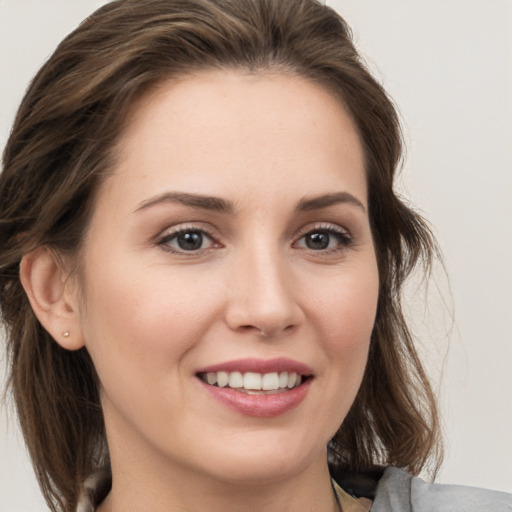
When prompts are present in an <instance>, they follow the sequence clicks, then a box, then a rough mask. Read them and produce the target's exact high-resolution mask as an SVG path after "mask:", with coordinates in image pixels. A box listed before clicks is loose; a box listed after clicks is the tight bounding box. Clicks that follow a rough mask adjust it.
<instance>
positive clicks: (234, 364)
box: [197, 357, 313, 375]
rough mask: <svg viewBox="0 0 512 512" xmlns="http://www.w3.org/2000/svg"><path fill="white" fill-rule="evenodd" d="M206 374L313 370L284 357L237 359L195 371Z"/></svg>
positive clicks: (301, 372)
mask: <svg viewBox="0 0 512 512" xmlns="http://www.w3.org/2000/svg"><path fill="white" fill-rule="evenodd" d="M207 372H242V373H245V372H257V373H271V372H295V373H300V374H301V375H312V374H313V370H312V369H311V368H310V367H309V366H308V365H306V364H304V363H299V362H298V361H294V360H293V359H288V358H286V357H280V358H277V359H254V358H250V359H237V360H235V361H226V362H225V363H219V364H214V365H212V366H207V367H205V368H200V369H199V370H197V373H207Z"/></svg>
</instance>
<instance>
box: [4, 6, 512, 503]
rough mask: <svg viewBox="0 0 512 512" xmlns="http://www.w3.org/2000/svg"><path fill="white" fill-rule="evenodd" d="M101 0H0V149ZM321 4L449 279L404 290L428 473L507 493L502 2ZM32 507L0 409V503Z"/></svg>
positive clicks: (511, 17) (506, 104)
mask: <svg viewBox="0 0 512 512" xmlns="http://www.w3.org/2000/svg"><path fill="white" fill-rule="evenodd" d="M103 3H104V2H103V1H101V0H72V1H70V0H0V148H3V146H4V144H5V141H6V139H7V136H8V132H9V128H10V124H11V122H12V119H13V117H14V114H15V110H16V106H17V104H18V103H19V101H20V100H21V97H22V94H23V91H24V90H25V88H26V86H27V84H28V82H29V80H30V79H31V77H32V76H33V75H34V73H35V72H36V70H37V69H38V67H39V66H40V65H41V64H42V63H43V62H44V60H45V59H46V58H47V57H48V56H49V55H50V53H51V52H52V50H53V49H54V48H55V46H56V44H57V43H58V42H59V41H60V40H61V39H62V38H63V37H64V36H65V35H66V34H67V33H68V32H69V31H70V30H71V29H73V28H74V27H75V26H76V25H77V24H78V23H79V21H81V20H82V19H83V18H84V17H85V16H87V15H88V14H90V13H91V12H92V11H93V10H95V9H96V8H97V7H99V6H100V5H101V4H103ZM327 3H328V5H331V6H333V7H335V8H336V9H338V10H339V12H340V13H341V14H342V15H343V16H344V17H345V19H346V20H347V21H348V22H349V24H350V25H351V26H352V29H353V31H354V35H355V40H356V43H357V45H358V47H359V49H360V50H361V51H362V52H363V54H364V55H365V57H366V59H367V61H368V64H369V66H370V68H371V69H372V70H373V71H374V73H375V74H376V76H377V77H378V79H379V80H380V81H381V82H382V83H383V84H384V86H385V88H386V89H387V90H388V92H389V93H390V95H391V96H392V97H393V99H394V100H395V102H396V104H397V106H398V108H399V110H400V112H401V116H402V120H403V124H404V130H405V139H406V143H407V146H408V149H407V159H406V162H405V165H404V172H403V177H402V179H401V182H400V188H401V190H403V192H404V194H405V195H406V197H408V198H409V199H410V200H411V202H412V203H413V204H414V205H415V206H416V207H417V208H418V209H419V210H420V211H421V212H423V213H424V214H425V216H426V217H427V218H428V219H429V220H430V221H431V223H432V225H433V226H434V231H435V233H436V234H437V236H438V239H439V242H440V245H441V248H442V250H443V253H444V257H445V263H446V267H447V273H448V276H449V285H448V283H447V280H446V277H445V276H444V274H443V272H442V271H439V272H438V275H437V279H436V280H435V282H434V284H433V286H431V289H430V291H431V293H429V297H430V298H431V304H430V306H428V309H425V304H424V297H425V295H424V294H422V293H417V292H416V291H415V290H414V289H413V290H412V292H411V293H410V294H409V296H408V299H407V303H408V305H409V306H410V312H411V313H410V314H411V315H412V316H413V318H414V322H415V323H414V326H415V327H414V330H415V332H416V333H417V334H418V337H419V342H418V344H419V349H420V351H421V352H422V353H423V354H424V357H425V359H426V361H427V365H428V370H429V373H430V374H431V376H432V378H433V381H434V387H435V389H436V390H437V392H438V393H439V396H440V401H441V405H442V410H443V423H444V428H445V434H446V446H447V453H446V459H445V464H444V466H443V469H442V471H441V472H440V474H439V477H438V481H440V482H450V483H460V484H467V485H477V486H484V487H490V488H494V489H500V490H504V491H509V492H510V491H512V464H511V463H510V461H511V460H512V372H511V371H510V368H511V366H512V334H511V333H512V266H511V262H512V197H511V196H512V2H511V1H510V0H414V1H412V0H331V1H328V2H327ZM438 270H439V269H438ZM448 288H451V291H450V292H449V291H448ZM452 318H453V320H452ZM0 357H1V356H0ZM2 375H3V361H0V376H2ZM45 510H46V509H45V506H44V503H43V501H42V499H41V498H40V497H39V492H38V489H37V486H36V484H35V481H34V477H33V476H32V470H31V468H30V465H29V463H28V461H27V459H26V455H25V450H24V447H23V444H22V441H21V435H20V433H19V431H18V430H17V427H16V422H15V420H14V418H13V415H12V414H11V417H10V419H9V420H8V419H7V411H6V408H5V407H1V410H0V512H36V511H45Z"/></svg>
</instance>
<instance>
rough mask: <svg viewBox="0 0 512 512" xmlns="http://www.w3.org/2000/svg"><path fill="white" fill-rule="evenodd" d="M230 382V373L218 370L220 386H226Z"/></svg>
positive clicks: (218, 383)
mask: <svg viewBox="0 0 512 512" xmlns="http://www.w3.org/2000/svg"><path fill="white" fill-rule="evenodd" d="M228 382H229V374H228V373H226V372H217V385H218V386H219V388H225V387H226V386H227V385H228Z"/></svg>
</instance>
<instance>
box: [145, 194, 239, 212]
mask: <svg viewBox="0 0 512 512" xmlns="http://www.w3.org/2000/svg"><path fill="white" fill-rule="evenodd" d="M162 203H177V204H182V205H184V206H190V207H192V208H196V209H199V210H209V211H214V212H219V213H226V214H232V213H233V212H234V206H233V203H232V202H231V201H227V200H226V199H222V198H220V197H214V196H204V195H201V194H187V193H184V192H164V193H163V194H159V195H157V196H154V197H150V198H149V199H146V200H145V201H142V203H140V204H139V206H138V207H137V209H136V210H135V212H139V211H141V210H146V209H147V208H151V207H153V206H156V205H159V204H162Z"/></svg>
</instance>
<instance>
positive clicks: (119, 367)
mask: <svg viewBox="0 0 512 512" xmlns="http://www.w3.org/2000/svg"><path fill="white" fill-rule="evenodd" d="M118 149H119V152H118V156H119V159H118V163H117V165H116V168H115V169H114V173H113V175H112V176H110V177H109V178H108V179H107V180H106V182H105V183H104V184H103V185H102V186H101V188H100V190H99V194H98V197H97V202H96V206H95V210H94V213H93V216H92V221H91V225H90V229H89V231H88V236H87V239H86V241H85V245H84V249H83V251H84V254H83V261H84V262H85V264H84V265H85V266H84V269H83V285H82V286H83V289H82V293H83V295H84V297H85V307H84V308H83V310H81V312H80V322H81V328H82V331H83V336H84V339H85V344H86V346H87V349H88V351H89V352H90V354H91V357H92V359H93V361H94V364H95V366H96V369H97V372H98V375H99V379H100V382H101V396H102V404H103V409H104V415H105V421H106V427H107V434H108V439H109V444H110V450H111V454H112V462H113V465H114V468H115V467H116V465H117V466H119V467H123V465H124V467H127V465H128V464H132V465H138V467H141V468H144V471H152V469H150V468H158V469H159V470H162V469H165V470H166V471H173V470H176V471H180V474H183V471H189V472H192V474H196V473H197V474H199V473H200V474H203V475H209V476H210V477H212V478H216V479H220V480H223V481H225V482H226V481H229V482H240V481H246V480H251V481H257V480H262V479H263V480H266V479H267V480H268V479H279V478H282V477H286V476H289V475H291V474H297V473H300V472H304V471H308V470H309V469H311V468H313V467H316V466H317V465H325V449H326V444H327V443H328V441H329V439H330V438H331V436H332V435H333V434H334V433H335V432H336V430H337V429H338V427H339V426H340V424H341V423H342V421H343V419H344V418H345V416H346V414H347V412H348V410H349V408H350V406H351V404H352V402H353V400H354V397H355V395H356V392H357V390H358V388H359V385H360V382H361V379H362V376H363V372H364V368H365V363H366V359H367V352H368V346H369V339H370V333H371V331H372V327H373V324H374V320H375V311H376V304H377V294H378V273H377V265H376V259H375V251H374V246H373V241H372V236H371V232H370V225H369V220H368V204H367V189H366V181H365V171H364V164H363V153H362V148H361V144H360V141H359V138H358V135H357V133H356V130H355V128H354V125H353V123H352V121H351V119H350V117H349V116H348V115H347V113H346V111H345V110H344V108H343V107H342V106H341V105H340V103H339V102H338V101H337V100H336V99H335V98H334V97H333V96H331V94H330V93H328V92H326V91H325V90H324V89H323V88H321V87H320V86H318V85H314V84H312V83H310V82H308V81H306V80H304V79H302V78H298V77H292V76H285V75H279V74H257V75H254V74H244V73H242V72H230V71H222V72H221V71H217V72H204V73H198V74H197V75H195V76H193V77H187V78H184V79H182V80H181V81H173V82H168V83H166V84H163V85H161V86H159V87H158V89H157V90H155V91H153V92H152V93H151V94H150V95H149V96H147V97H146V98H144V99H143V100H141V101H140V102H139V103H138V104H137V107H136V109H135V111H134V113H133V115H132V116H131V118H130V121H129V124H128V127H127V129H126V131H125V132H124V134H123V136H122V139H121V141H120V145H119V148H118ZM296 374H298V375H299V378H297V377H296ZM241 386H242V387H241ZM261 388H263V389H261ZM127 448H128V449H127Z"/></svg>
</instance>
